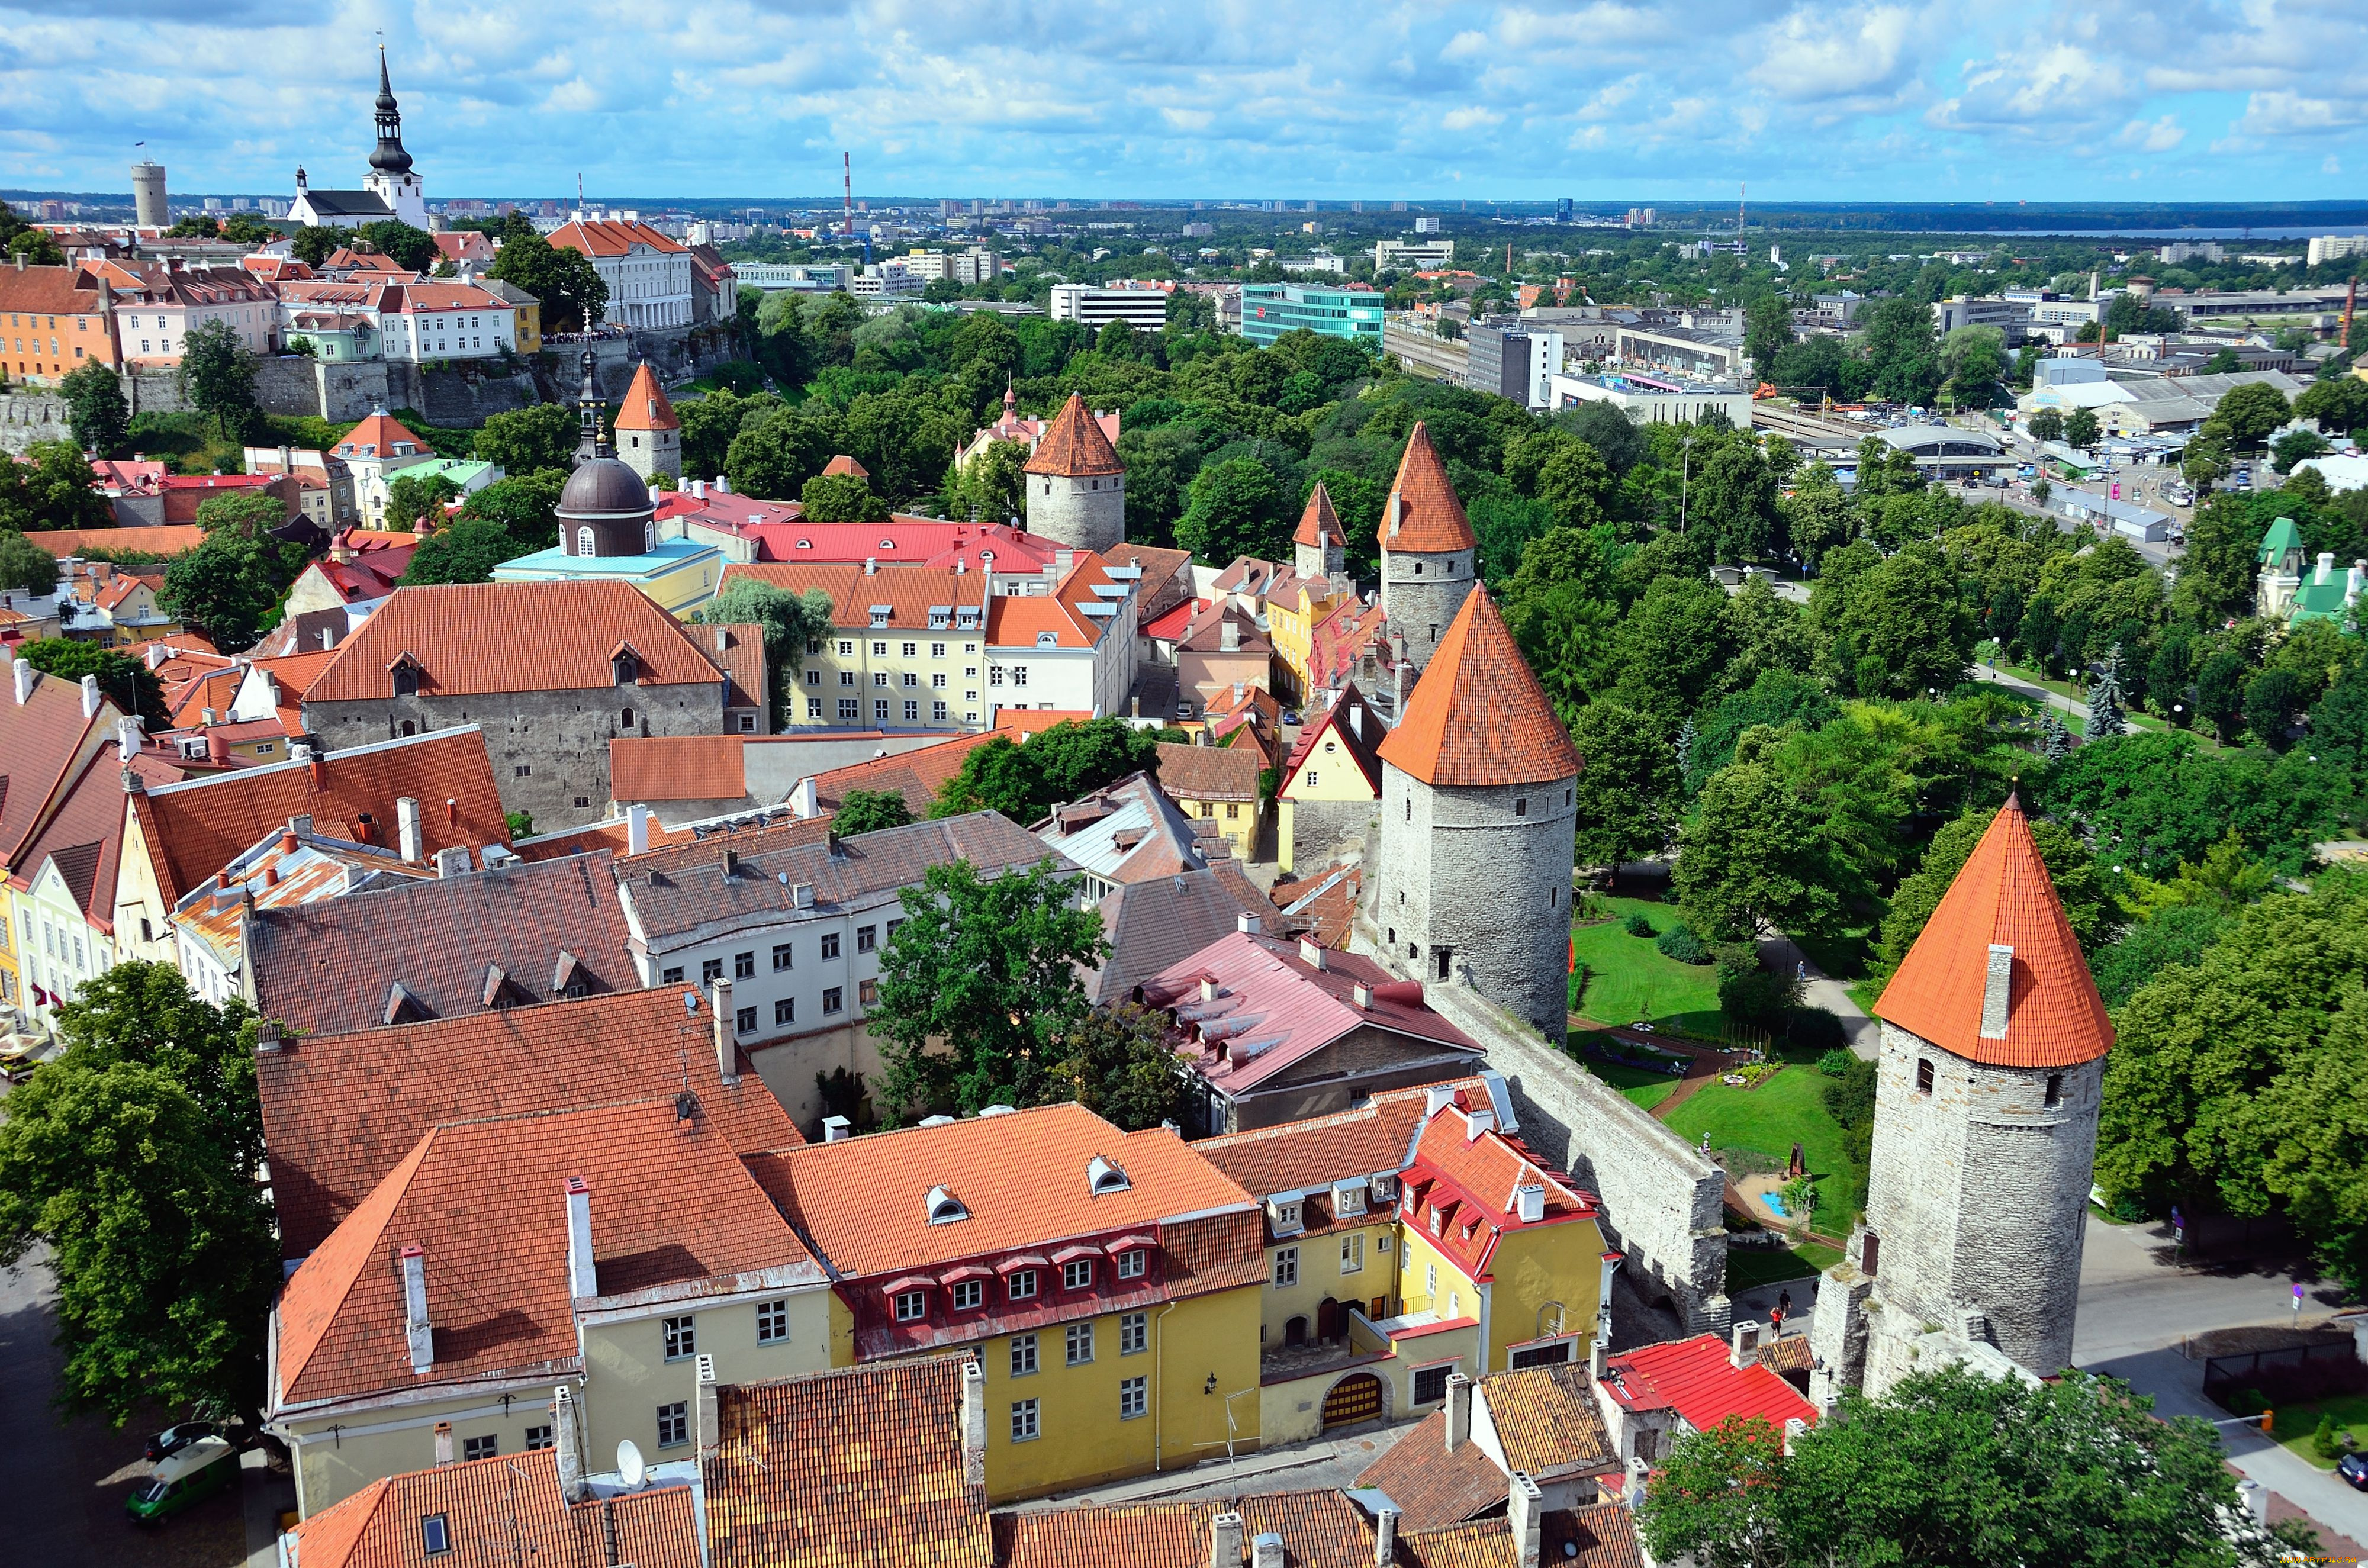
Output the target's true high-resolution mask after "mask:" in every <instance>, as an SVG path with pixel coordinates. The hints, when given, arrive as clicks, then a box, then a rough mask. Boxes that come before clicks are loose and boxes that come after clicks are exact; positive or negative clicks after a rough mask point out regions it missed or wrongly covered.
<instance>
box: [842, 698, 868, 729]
mask: <svg viewBox="0 0 2368 1568" xmlns="http://www.w3.org/2000/svg"><path fill="white" fill-rule="evenodd" d="M838 716H839V718H840V719H841V720H842V721H844V722H847V723H850V724H851V723H853V722H856V721H857V720H858V719H860V718H862V717H863V704H862V703H860V702H858V701H857V700H856V699H854V698H852V697H842V698H840V699H838Z"/></svg>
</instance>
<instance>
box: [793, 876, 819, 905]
mask: <svg viewBox="0 0 2368 1568" xmlns="http://www.w3.org/2000/svg"><path fill="white" fill-rule="evenodd" d="M790 903H791V904H792V905H793V906H795V907H796V908H799V909H812V908H813V907H814V884H813V883H812V882H799V883H798V884H796V885H795V886H794V887H792V888H791V889H790Z"/></svg>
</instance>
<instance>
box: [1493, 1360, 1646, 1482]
mask: <svg viewBox="0 0 2368 1568" xmlns="http://www.w3.org/2000/svg"><path fill="white" fill-rule="evenodd" d="M1477 1392H1478V1397H1479V1398H1480V1399H1482V1400H1483V1401H1485V1402H1486V1404H1487V1406H1488V1420H1489V1424H1490V1425H1491V1426H1495V1427H1496V1429H1497V1441H1498V1442H1500V1443H1502V1444H1503V1445H1504V1449H1505V1462H1506V1463H1507V1464H1508V1465H1509V1466H1510V1467H1512V1468H1513V1469H1514V1470H1517V1471H1520V1472H1521V1473H1522V1474H1524V1475H1526V1476H1528V1477H1529V1478H1530V1479H1531V1480H1532V1481H1556V1480H1561V1479H1563V1478H1565V1477H1568V1476H1574V1475H1605V1474H1616V1473H1618V1472H1619V1471H1620V1468H1621V1465H1620V1452H1619V1449H1618V1447H1617V1445H1615V1444H1614V1443H1613V1442H1612V1440H1611V1433H1610V1432H1609V1431H1607V1430H1606V1429H1605V1427H1604V1425H1603V1411H1602V1409H1601V1407H1600V1406H1599V1405H1598V1404H1597V1403H1595V1385H1594V1379H1593V1377H1592V1375H1591V1374H1590V1373H1589V1372H1588V1369H1587V1367H1586V1365H1585V1364H1584V1363H1581V1364H1579V1365H1577V1366H1570V1365H1564V1366H1543V1367H1521V1368H1516V1369H1512V1370H1509V1371H1502V1372H1491V1373H1489V1374H1488V1376H1486V1378H1483V1379H1482V1380H1481V1381H1480V1387H1479V1390H1478V1391H1477Z"/></svg>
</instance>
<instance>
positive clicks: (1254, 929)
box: [1234, 910, 1260, 937]
mask: <svg viewBox="0 0 2368 1568" xmlns="http://www.w3.org/2000/svg"><path fill="white" fill-rule="evenodd" d="M1259 924H1260V922H1259V920H1258V916H1257V915H1252V914H1250V913H1249V912H1248V911H1247V910H1244V911H1243V912H1242V913H1241V914H1239V915H1235V916H1234V929H1235V930H1236V931H1239V932H1240V933H1241V934H1242V935H1243V936H1245V937H1255V936H1257V935H1258V926H1259Z"/></svg>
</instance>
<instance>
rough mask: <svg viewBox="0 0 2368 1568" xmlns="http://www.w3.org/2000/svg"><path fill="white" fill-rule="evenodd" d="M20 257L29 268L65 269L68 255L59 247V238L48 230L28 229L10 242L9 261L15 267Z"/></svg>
mask: <svg viewBox="0 0 2368 1568" xmlns="http://www.w3.org/2000/svg"><path fill="white" fill-rule="evenodd" d="M18 256H22V257H24V258H25V265H26V266H27V267H63V266H65V265H66V253H65V252H64V251H63V249H61V248H60V247H59V245H58V242H57V237H56V236H55V235H54V234H51V233H50V232H49V231H48V230H46V229H26V230H23V231H22V232H20V233H17V234H16V235H14V236H13V237H11V238H10V240H9V241H8V259H9V262H10V265H12V266H13V265H14V264H15V262H16V259H17V257H18Z"/></svg>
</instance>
